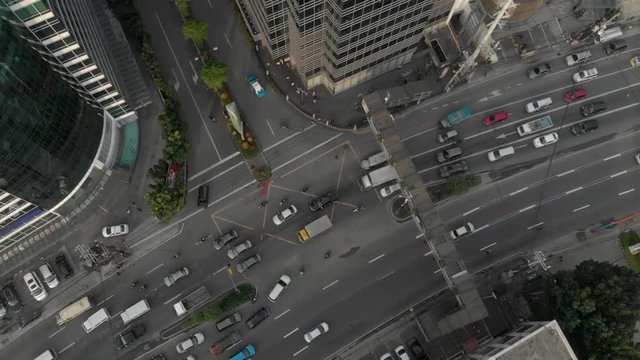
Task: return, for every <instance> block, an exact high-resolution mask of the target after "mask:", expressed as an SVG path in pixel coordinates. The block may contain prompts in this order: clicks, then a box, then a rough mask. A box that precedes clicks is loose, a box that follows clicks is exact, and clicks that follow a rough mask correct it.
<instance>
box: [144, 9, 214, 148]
mask: <svg viewBox="0 0 640 360" xmlns="http://www.w3.org/2000/svg"><path fill="white" fill-rule="evenodd" d="M156 20H158V25H160V30H161V31H162V35H163V36H164V40H165V41H166V42H167V45H168V46H169V50H170V51H171V55H172V56H173V60H174V61H175V62H176V64H177V65H178V71H180V75H182V78H183V79H184V81H185V83H187V77H186V76H185V75H184V72H183V71H182V67H181V66H180V61H178V57H177V56H176V52H175V51H173V47H172V46H171V42H170V41H169V37H168V36H167V32H166V31H165V29H164V26H163V25H162V20H160V16H159V15H158V13H156ZM185 87H186V88H187V91H188V92H189V96H190V97H191V101H192V102H193V106H194V107H195V108H196V110H197V112H198V115H199V116H200V121H202V123H203V124H205V121H204V118H203V117H202V112H201V111H200V107H199V106H198V102H197V101H196V99H195V97H194V96H193V92H192V91H191V87H190V86H185ZM204 130H205V131H206V132H207V136H208V137H209V141H211V144H212V145H213V149H214V150H215V151H216V155H218V159H219V160H222V156H220V151H218V147H217V146H216V143H215V142H213V137H212V136H211V133H210V132H209V128H208V127H207V126H205V127H204Z"/></svg>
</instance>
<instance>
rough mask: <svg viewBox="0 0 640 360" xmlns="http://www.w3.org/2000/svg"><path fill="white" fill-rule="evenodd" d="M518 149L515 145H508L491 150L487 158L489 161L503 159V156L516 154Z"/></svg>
mask: <svg viewBox="0 0 640 360" xmlns="http://www.w3.org/2000/svg"><path fill="white" fill-rule="evenodd" d="M515 153H516V151H515V149H514V148H513V146H507V147H503V148H500V149H495V150H491V151H489V152H488V153H487V159H489V161H491V162H494V161H498V160H500V159H502V158H503V157H507V156H511V155H513V154H515Z"/></svg>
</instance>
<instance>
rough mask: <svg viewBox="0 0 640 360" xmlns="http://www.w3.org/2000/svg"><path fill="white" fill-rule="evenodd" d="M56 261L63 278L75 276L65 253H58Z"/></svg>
mask: <svg viewBox="0 0 640 360" xmlns="http://www.w3.org/2000/svg"><path fill="white" fill-rule="evenodd" d="M55 263H56V267H57V268H58V271H60V274H62V277H63V278H65V279H66V278H70V277H71V276H73V269H72V268H71V266H70V265H69V263H68V262H67V259H66V258H65V257H64V254H58V256H56V259H55Z"/></svg>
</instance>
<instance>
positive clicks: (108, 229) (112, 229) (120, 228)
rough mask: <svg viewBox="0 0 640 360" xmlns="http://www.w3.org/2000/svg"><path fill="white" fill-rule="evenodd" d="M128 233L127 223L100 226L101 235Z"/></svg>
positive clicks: (110, 235) (111, 235)
mask: <svg viewBox="0 0 640 360" xmlns="http://www.w3.org/2000/svg"><path fill="white" fill-rule="evenodd" d="M128 233H129V225H127V224H120V225H111V226H105V227H103V228H102V236H103V237H106V238H108V237H113V236H120V235H127V234H128Z"/></svg>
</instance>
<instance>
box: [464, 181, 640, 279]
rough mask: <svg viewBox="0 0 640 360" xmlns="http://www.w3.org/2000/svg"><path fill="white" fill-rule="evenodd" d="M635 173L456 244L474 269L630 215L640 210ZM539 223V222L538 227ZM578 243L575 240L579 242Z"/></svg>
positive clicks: (509, 220) (557, 200)
mask: <svg viewBox="0 0 640 360" xmlns="http://www.w3.org/2000/svg"><path fill="white" fill-rule="evenodd" d="M636 175H637V172H634V173H630V174H628V175H624V176H618V177H616V178H614V179H613V180H610V181H602V182H600V183H597V184H594V185H593V186H591V187H589V188H586V189H582V190H580V191H576V192H573V193H569V194H565V196H563V197H562V198H561V199H556V200H554V201H549V202H547V203H545V204H543V205H542V206H541V207H539V208H531V209H529V210H527V211H524V212H522V213H519V214H513V215H515V216H512V217H509V218H508V221H500V222H497V223H496V224H493V225H491V226H490V227H488V228H486V229H483V230H482V231H480V232H479V233H477V234H474V235H472V236H470V237H468V238H466V239H461V240H459V241H458V242H457V247H458V249H459V251H460V252H461V253H462V254H463V256H464V257H465V260H466V261H467V264H468V266H469V268H470V271H473V269H477V268H478V267H481V266H483V265H486V264H488V263H490V262H492V261H496V260H498V259H501V258H504V257H506V256H509V255H511V254H517V253H519V252H521V251H531V250H537V249H539V248H540V246H541V245H542V244H544V243H545V242H546V241H548V240H549V239H553V238H557V237H560V236H562V235H565V234H571V233H573V232H574V231H577V230H580V229H584V228H586V227H587V226H590V225H593V224H596V223H599V222H600V221H604V220H606V219H608V218H619V217H622V216H626V215H629V214H631V213H633V212H635V211H638V207H637V204H638V201H639V200H640V194H639V192H638V191H637V176H636ZM559 200H562V201H559ZM540 223H542V224H540ZM537 224H540V225H538V226H535V225H537ZM532 226H533V227H532ZM505 234H509V235H508V236H505ZM493 243H496V244H495V245H493V246H491V247H490V250H491V253H490V254H489V255H487V254H485V253H483V251H482V250H481V249H483V248H485V247H487V246H489V245H491V244H493ZM579 244H580V243H579V242H577V241H576V245H579Z"/></svg>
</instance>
